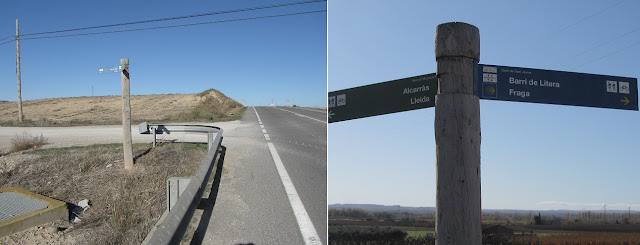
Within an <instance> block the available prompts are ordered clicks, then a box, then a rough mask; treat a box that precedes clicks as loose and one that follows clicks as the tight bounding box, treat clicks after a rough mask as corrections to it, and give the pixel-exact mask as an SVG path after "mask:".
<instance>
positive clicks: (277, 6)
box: [20, 0, 326, 36]
mask: <svg viewBox="0 0 640 245" xmlns="http://www.w3.org/2000/svg"><path fill="white" fill-rule="evenodd" d="M325 1H326V0H311V1H304V2H294V3H282V4H274V5H267V6H260V7H252V8H243V9H235V10H225V11H217V12H210V13H202V14H192V15H184V16H175V17H167V18H160V19H152V20H141V21H134V22H126V23H118V24H109V25H101V26H90V27H81V28H73V29H66V30H56V31H46V32H38V33H27V34H20V36H33V35H42V34H53V33H60V32H70V31H80V30H88V29H96V28H106V27H114V26H124V25H134V24H143V23H151V22H158V21H168V20H178V19H187V18H194V17H202V16H209V15H219V14H229V13H238V12H246V11H255V10H261V9H269V8H279V7H285V6H293V5H301V4H309V3H316V2H325Z"/></svg>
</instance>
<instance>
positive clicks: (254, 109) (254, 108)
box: [253, 106, 262, 125]
mask: <svg viewBox="0 0 640 245" xmlns="http://www.w3.org/2000/svg"><path fill="white" fill-rule="evenodd" d="M253 111H254V112H255V113H256V116H257V117H258V122H259V123H260V125H262V120H260V115H258V111H256V107H255V106H254V107H253Z"/></svg>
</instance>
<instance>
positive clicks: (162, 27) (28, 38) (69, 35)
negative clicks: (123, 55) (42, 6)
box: [0, 10, 327, 45]
mask: <svg viewBox="0 0 640 245" xmlns="http://www.w3.org/2000/svg"><path fill="white" fill-rule="evenodd" d="M322 12H327V10H316V11H308V12H298V13H288V14H279V15H268V16H258V17H250V18H241V19H229V20H218V21H209V22H199V23H191V24H181V25H170V26H157V27H147V28H137V29H126V30H116V31H103V32H90V33H77V34H66V35H55V36H44V37H27V38H20V40H33V39H49V38H60V37H73V36H88V35H98V34H110V33H120V32H133V31H145V30H154V29H166V28H176V27H185V26H195V25H205V24H216V23H225V22H237V21H245V20H256V19H267V18H276V17H284V16H293V15H303V14H313V13H322ZM13 41H14V40H10V41H7V42H4V43H0V45H3V44H5V43H9V42H13Z"/></svg>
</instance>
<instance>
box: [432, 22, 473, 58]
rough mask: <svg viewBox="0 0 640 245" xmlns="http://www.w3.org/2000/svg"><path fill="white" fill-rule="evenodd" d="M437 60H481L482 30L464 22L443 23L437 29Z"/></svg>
mask: <svg viewBox="0 0 640 245" xmlns="http://www.w3.org/2000/svg"><path fill="white" fill-rule="evenodd" d="M435 52H436V60H438V59H439V58H440V57H465V58H471V59H473V60H476V61H478V60H480V30H478V28H477V27H475V26H473V25H470V24H467V23H464V22H449V23H443V24H440V25H438V26H437V27H436V38H435Z"/></svg>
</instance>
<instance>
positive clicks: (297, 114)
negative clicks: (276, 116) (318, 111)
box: [253, 108, 327, 123]
mask: <svg viewBox="0 0 640 245" xmlns="http://www.w3.org/2000/svg"><path fill="white" fill-rule="evenodd" d="M253 109H255V108H253ZM278 109H280V110H283V111H286V112H291V113H293V114H295V115H296V116H301V117H306V118H309V119H311V120H316V121H318V122H321V123H327V122H325V121H322V120H318V119H315V118H313V117H310V116H305V115H302V114H299V113H295V112H293V111H290V110H285V109H282V108H278Z"/></svg>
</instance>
